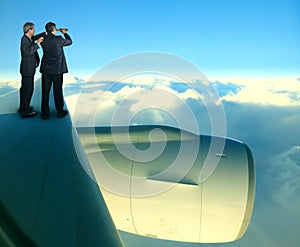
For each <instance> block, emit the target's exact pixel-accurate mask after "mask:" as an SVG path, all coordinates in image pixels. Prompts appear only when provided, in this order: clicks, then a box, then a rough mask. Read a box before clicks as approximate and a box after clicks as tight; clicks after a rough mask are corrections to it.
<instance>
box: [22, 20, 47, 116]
mask: <svg viewBox="0 0 300 247" xmlns="http://www.w3.org/2000/svg"><path fill="white" fill-rule="evenodd" d="M34 31H35V30H34V24H33V23H31V22H26V23H25V24H24V25H23V32H24V35H23V37H22V39H21V47H20V48H21V64H20V73H21V75H22V80H21V88H20V108H19V113H21V117H23V118H27V117H35V116H36V115H37V113H36V112H35V111H33V108H32V107H31V106H30V101H31V97H32V94H33V89H34V74H35V69H36V67H38V66H39V63H40V58H39V54H38V53H37V50H38V49H39V44H41V42H43V36H45V35H46V33H40V34H38V35H34ZM35 40H37V42H36V43H34V41H35Z"/></svg>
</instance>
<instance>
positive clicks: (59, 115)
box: [56, 110, 68, 118]
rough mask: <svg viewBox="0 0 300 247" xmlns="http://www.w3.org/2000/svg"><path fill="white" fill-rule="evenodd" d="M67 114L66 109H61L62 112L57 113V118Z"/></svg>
mask: <svg viewBox="0 0 300 247" xmlns="http://www.w3.org/2000/svg"><path fill="white" fill-rule="evenodd" d="M67 114H68V111H66V110H63V111H62V112H60V113H57V115H56V116H57V117H58V118H62V117H64V116H66V115H67Z"/></svg>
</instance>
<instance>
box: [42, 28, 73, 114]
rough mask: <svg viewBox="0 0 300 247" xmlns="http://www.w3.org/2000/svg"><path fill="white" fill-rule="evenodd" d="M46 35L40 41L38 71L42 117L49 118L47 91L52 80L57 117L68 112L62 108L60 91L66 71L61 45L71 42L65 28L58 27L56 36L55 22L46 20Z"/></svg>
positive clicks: (62, 101) (61, 93)
mask: <svg viewBox="0 0 300 247" xmlns="http://www.w3.org/2000/svg"><path fill="white" fill-rule="evenodd" d="M45 28H46V32H47V35H46V37H45V38H44V41H43V43H42V48H43V52H44V53H43V58H42V63H41V68H40V72H41V73H42V106H41V108H42V118H43V119H48V118H49V93H50V90H51V85H52V82H53V93H54V102H55V108H56V111H57V117H64V116H66V115H67V114H68V112H67V111H66V110H64V108H63V107H64V99H63V92H62V85H63V74H64V73H67V72H68V67H67V62H66V58H65V54H64V50H63V47H64V46H68V45H71V44H72V39H71V37H70V36H69V35H68V34H67V30H66V29H60V30H59V31H60V32H62V34H63V35H64V38H63V37H62V36H56V35H55V34H56V24H55V23H53V22H48V23H47V24H46V26H45Z"/></svg>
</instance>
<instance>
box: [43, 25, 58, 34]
mask: <svg viewBox="0 0 300 247" xmlns="http://www.w3.org/2000/svg"><path fill="white" fill-rule="evenodd" d="M54 28H56V24H55V23H53V22H48V23H47V24H46V25H45V29H46V32H47V33H51V32H52V31H53V30H54Z"/></svg>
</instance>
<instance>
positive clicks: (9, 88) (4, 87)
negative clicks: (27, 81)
mask: <svg viewBox="0 0 300 247" xmlns="http://www.w3.org/2000/svg"><path fill="white" fill-rule="evenodd" d="M20 85H21V84H20V82H19V81H8V80H0V97H1V96H4V95H7V94H10V93H12V92H15V91H16V90H19V89H20Z"/></svg>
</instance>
